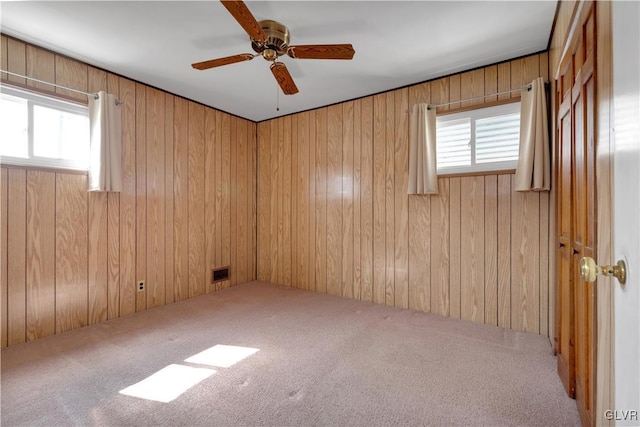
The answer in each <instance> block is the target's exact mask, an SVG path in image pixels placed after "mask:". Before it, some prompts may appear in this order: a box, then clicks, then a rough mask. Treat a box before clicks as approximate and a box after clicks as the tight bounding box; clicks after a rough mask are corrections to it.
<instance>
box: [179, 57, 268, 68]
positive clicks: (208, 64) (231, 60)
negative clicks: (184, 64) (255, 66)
mask: <svg viewBox="0 0 640 427" xmlns="http://www.w3.org/2000/svg"><path fill="white" fill-rule="evenodd" d="M254 57H255V55H252V54H250V53H242V54H240V55H233V56H226V57H224V58H218V59H210V60H208V61H202V62H196V63H195V64H191V66H192V67H193V68H195V69H196V70H208V69H209V68H214V67H221V66H223V65H229V64H235V63H236V62H242V61H250V60H252V59H253V58H254Z"/></svg>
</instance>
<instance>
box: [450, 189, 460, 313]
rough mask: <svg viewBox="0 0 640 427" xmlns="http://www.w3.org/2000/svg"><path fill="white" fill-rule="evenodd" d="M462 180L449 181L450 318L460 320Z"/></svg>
mask: <svg viewBox="0 0 640 427" xmlns="http://www.w3.org/2000/svg"><path fill="white" fill-rule="evenodd" d="M460 194H461V193H460V178H451V179H450V180H449V227H450V228H449V298H450V307H449V316H451V317H453V318H454V319H459V318H460V315H461V312H460V309H461V295H460V292H461V288H460V286H461V284H460V278H461V277H460V275H461V267H462V265H461V262H460V245H461V240H460V239H461V223H460Z"/></svg>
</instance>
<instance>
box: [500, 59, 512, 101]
mask: <svg viewBox="0 0 640 427" xmlns="http://www.w3.org/2000/svg"><path fill="white" fill-rule="evenodd" d="M508 90H511V63H509V62H502V63H500V64H498V92H505V91H508ZM510 97H511V94H510V93H504V94H502V95H498V99H509V98H510Z"/></svg>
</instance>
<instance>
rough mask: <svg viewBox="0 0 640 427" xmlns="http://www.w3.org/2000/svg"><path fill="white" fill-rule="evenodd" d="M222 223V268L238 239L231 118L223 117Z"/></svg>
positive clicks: (229, 258)
mask: <svg viewBox="0 0 640 427" xmlns="http://www.w3.org/2000/svg"><path fill="white" fill-rule="evenodd" d="M221 159H222V167H221V169H222V179H221V181H220V182H221V184H222V203H221V204H222V221H221V224H220V226H221V227H220V229H221V232H220V233H219V235H220V236H221V237H222V263H221V264H222V266H231V241H232V239H235V238H236V237H235V236H234V235H232V234H231V229H230V224H231V192H232V188H231V184H232V181H233V177H232V176H231V116H229V115H228V114H223V115H222V154H221ZM233 268H234V267H233V266H231V267H230V271H229V274H233V273H232V272H233ZM230 284H231V281H230V280H225V281H223V282H221V284H220V286H221V287H222V288H227V287H229V286H230Z"/></svg>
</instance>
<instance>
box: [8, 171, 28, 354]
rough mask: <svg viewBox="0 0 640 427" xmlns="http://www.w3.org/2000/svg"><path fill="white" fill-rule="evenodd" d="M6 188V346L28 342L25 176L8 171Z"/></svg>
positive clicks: (19, 172)
mask: <svg viewBox="0 0 640 427" xmlns="http://www.w3.org/2000/svg"><path fill="white" fill-rule="evenodd" d="M7 185H8V186H7V193H8V197H7V200H8V204H7V205H8V206H7V207H8V212H7V247H8V248H9V250H8V252H7V270H8V271H7V281H8V289H7V315H8V322H7V327H8V330H7V343H8V345H13V344H20V343H23V342H25V339H26V317H27V316H26V314H27V313H26V309H27V307H26V261H27V260H26V253H27V251H26V248H27V242H26V234H27V233H26V231H27V174H26V172H25V171H24V170H20V169H9V171H8V177H7Z"/></svg>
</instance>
